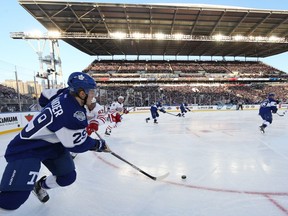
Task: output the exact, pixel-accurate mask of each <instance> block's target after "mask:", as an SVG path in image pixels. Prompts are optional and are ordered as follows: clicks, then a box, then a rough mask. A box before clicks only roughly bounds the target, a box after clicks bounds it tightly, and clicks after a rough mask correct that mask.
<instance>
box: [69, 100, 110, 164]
mask: <svg viewBox="0 0 288 216" xmlns="http://www.w3.org/2000/svg"><path fill="white" fill-rule="evenodd" d="M84 107H85V109H86V115H87V121H88V126H87V127H86V131H87V134H88V136H91V135H92V134H93V132H96V131H98V129H99V126H100V125H104V124H105V122H106V120H105V113H104V108H103V107H102V106H101V105H100V104H99V103H97V100H96V98H95V97H94V98H92V100H91V104H89V105H85V106H84ZM94 137H95V136H94ZM77 155H78V153H75V152H71V156H72V158H73V159H74V158H75V157H76V156H77Z"/></svg>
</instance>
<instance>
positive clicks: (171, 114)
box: [165, 112, 180, 117]
mask: <svg viewBox="0 0 288 216" xmlns="http://www.w3.org/2000/svg"><path fill="white" fill-rule="evenodd" d="M165 113H167V114H169V115H173V116H178V117H180V116H179V115H175V114H173V113H170V112H165Z"/></svg>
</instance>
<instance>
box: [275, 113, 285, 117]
mask: <svg viewBox="0 0 288 216" xmlns="http://www.w3.org/2000/svg"><path fill="white" fill-rule="evenodd" d="M276 114H277V115H278V116H281V117H282V116H284V115H285V114H284V113H283V114H279V113H278V112H276Z"/></svg>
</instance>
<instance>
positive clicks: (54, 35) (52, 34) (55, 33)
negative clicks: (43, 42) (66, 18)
mask: <svg viewBox="0 0 288 216" xmlns="http://www.w3.org/2000/svg"><path fill="white" fill-rule="evenodd" d="M60 35H61V33H60V32H59V31H48V36H49V37H51V38H58V37H59V36H60Z"/></svg>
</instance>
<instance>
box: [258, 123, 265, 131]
mask: <svg viewBox="0 0 288 216" xmlns="http://www.w3.org/2000/svg"><path fill="white" fill-rule="evenodd" d="M259 129H260V131H261V133H265V130H264V129H265V127H264V126H263V125H261V126H260V127H259Z"/></svg>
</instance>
